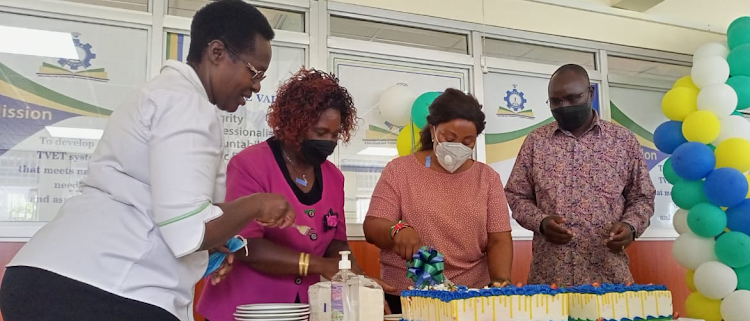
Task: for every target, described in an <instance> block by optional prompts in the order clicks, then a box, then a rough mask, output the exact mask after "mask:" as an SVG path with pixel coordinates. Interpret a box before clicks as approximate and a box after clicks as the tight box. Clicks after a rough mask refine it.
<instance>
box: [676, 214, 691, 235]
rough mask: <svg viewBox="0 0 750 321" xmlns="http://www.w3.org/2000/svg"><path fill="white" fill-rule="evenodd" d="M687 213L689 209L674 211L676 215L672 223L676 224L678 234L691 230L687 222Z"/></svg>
mask: <svg viewBox="0 0 750 321" xmlns="http://www.w3.org/2000/svg"><path fill="white" fill-rule="evenodd" d="M687 214H688V211H686V210H684V209H679V210H677V212H675V213H674V216H672V225H673V226H674V229H675V231H677V234H680V235H682V234H684V233H685V232H689V231H690V228H689V227H688V224H687Z"/></svg>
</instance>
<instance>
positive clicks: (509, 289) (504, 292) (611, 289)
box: [401, 284, 667, 302]
mask: <svg viewBox="0 0 750 321" xmlns="http://www.w3.org/2000/svg"><path fill="white" fill-rule="evenodd" d="M665 290H667V287H666V286H663V285H638V284H634V285H625V284H602V285H600V286H593V285H581V286H575V287H569V288H563V287H560V288H553V287H551V286H549V285H535V284H530V285H524V286H522V287H518V286H515V285H510V286H505V287H502V288H485V289H469V288H467V287H465V286H458V287H457V288H456V290H455V291H445V290H406V291H404V292H402V293H401V296H405V297H424V298H433V299H439V300H441V301H444V302H450V301H453V300H461V299H468V298H476V297H491V296H508V295H526V296H532V295H537V294H549V295H556V294H559V293H584V294H605V293H622V292H627V291H633V292H637V291H665Z"/></svg>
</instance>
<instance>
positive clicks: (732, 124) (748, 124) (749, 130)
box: [713, 115, 750, 146]
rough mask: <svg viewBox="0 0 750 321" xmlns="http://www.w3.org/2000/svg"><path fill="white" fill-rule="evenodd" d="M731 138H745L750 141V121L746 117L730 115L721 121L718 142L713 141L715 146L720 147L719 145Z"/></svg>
mask: <svg viewBox="0 0 750 321" xmlns="http://www.w3.org/2000/svg"><path fill="white" fill-rule="evenodd" d="M729 138H744V139H746V140H750V121H748V120H747V119H745V117H742V116H738V115H730V116H727V117H724V118H722V119H721V131H720V132H719V136H718V137H716V140H714V141H713V145H714V146H718V145H719V143H721V142H723V141H725V140H727V139H729Z"/></svg>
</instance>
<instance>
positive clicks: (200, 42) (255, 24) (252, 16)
mask: <svg viewBox="0 0 750 321" xmlns="http://www.w3.org/2000/svg"><path fill="white" fill-rule="evenodd" d="M258 35H260V36H261V37H263V39H266V40H268V41H271V40H273V37H274V32H273V28H271V24H269V23H268V19H266V17H265V16H263V14H262V13H261V12H260V10H258V8H256V7H254V6H253V5H251V4H249V3H247V2H244V1H242V0H219V1H213V2H210V3H209V4H207V5H206V6H205V7H203V8H201V9H199V10H198V11H197V12H196V13H195V16H193V22H192V23H191V24H190V48H189V50H188V56H187V61H188V62H192V63H198V62H200V61H201V59H203V50H204V49H206V46H208V43H210V42H211V41H214V40H221V42H223V43H224V45H225V46H227V47H229V48H232V49H234V50H236V51H237V53H238V54H242V53H245V52H252V51H253V50H255V40H256V38H257V36H258Z"/></svg>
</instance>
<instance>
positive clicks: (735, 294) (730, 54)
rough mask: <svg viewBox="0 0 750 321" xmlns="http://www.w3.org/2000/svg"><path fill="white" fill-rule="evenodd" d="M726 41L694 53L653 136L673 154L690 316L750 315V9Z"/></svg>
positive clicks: (670, 174)
mask: <svg viewBox="0 0 750 321" xmlns="http://www.w3.org/2000/svg"><path fill="white" fill-rule="evenodd" d="M727 40H728V41H727V42H726V43H709V44H706V45H703V46H702V47H700V48H699V49H698V50H697V51H696V52H695V54H694V55H693V67H692V69H691V75H690V76H687V77H683V78H681V79H679V80H678V81H677V82H675V84H674V87H673V88H672V89H671V90H670V91H669V92H667V93H666V94H665V95H664V98H663V100H662V106H661V108H662V112H663V113H664V115H665V116H666V117H667V118H668V119H669V121H667V122H664V123H662V124H661V125H659V127H658V128H657V129H656V131H655V132H654V144H655V145H656V147H657V148H658V149H659V150H661V151H662V152H664V153H667V154H671V157H670V158H669V159H667V161H666V162H665V164H664V167H663V168H664V177H665V178H666V179H667V181H668V182H669V183H670V184H672V193H671V195H672V200H673V202H674V203H675V204H676V205H677V206H678V207H680V210H678V211H677V213H675V215H674V219H673V221H674V227H675V230H677V232H678V233H679V234H680V236H679V237H678V238H677V240H676V241H675V242H674V245H673V248H672V252H673V255H674V258H675V260H676V261H677V262H678V263H679V264H680V265H682V266H683V267H685V268H686V269H687V270H688V271H687V275H686V277H685V278H686V282H687V286H688V288H689V289H690V291H691V294H690V296H689V297H688V299H687V302H686V304H685V306H686V313H687V317H690V318H696V319H703V320H706V321H721V320H726V321H747V320H750V193H748V191H749V188H748V186H749V184H748V181H749V180H750V176H748V171H750V122H749V121H748V120H747V119H745V117H744V116H743V115H742V114H741V113H740V111H741V110H744V109H747V108H750V17H742V18H739V19H737V20H735V21H734V22H732V24H731V25H730V26H729V29H728V30H727Z"/></svg>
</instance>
